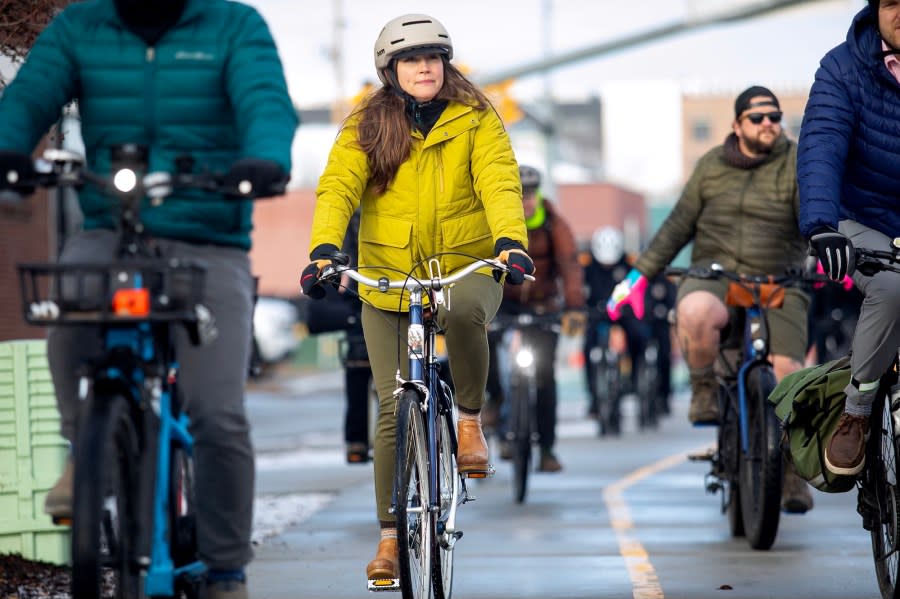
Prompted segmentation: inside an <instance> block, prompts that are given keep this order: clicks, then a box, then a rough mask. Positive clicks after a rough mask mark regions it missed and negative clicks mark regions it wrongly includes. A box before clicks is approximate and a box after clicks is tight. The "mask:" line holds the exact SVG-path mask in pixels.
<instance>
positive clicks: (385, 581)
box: [367, 578, 400, 593]
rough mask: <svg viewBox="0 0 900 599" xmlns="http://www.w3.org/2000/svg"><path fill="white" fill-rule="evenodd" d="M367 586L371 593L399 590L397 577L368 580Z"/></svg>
mask: <svg viewBox="0 0 900 599" xmlns="http://www.w3.org/2000/svg"><path fill="white" fill-rule="evenodd" d="M367 587H368V589H369V591H370V592H372V593H383V592H397V591H399V590H400V579H399V578H376V579H374V580H369V581H368V584H367Z"/></svg>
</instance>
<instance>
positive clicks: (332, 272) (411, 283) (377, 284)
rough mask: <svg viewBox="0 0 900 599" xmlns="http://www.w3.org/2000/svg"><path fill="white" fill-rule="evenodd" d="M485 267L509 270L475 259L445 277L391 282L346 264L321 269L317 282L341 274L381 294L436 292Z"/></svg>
mask: <svg viewBox="0 0 900 599" xmlns="http://www.w3.org/2000/svg"><path fill="white" fill-rule="evenodd" d="M436 262H437V260H436V259H435V258H431V259H430V260H429V261H428V264H429V267H431V266H432V265H433V263H436ZM486 266H490V267H492V268H494V269H496V270H501V271H503V272H507V271H508V270H509V267H508V266H507V265H506V264H505V263H503V262H501V261H500V260H497V259H496V258H475V259H473V261H472V262H471V263H469V264H467V265H466V266H464V267H463V268H461V269H459V270H457V271H456V272H454V273H453V274H451V275H448V276H446V277H445V276H443V275H442V274H441V272H440V269H439V268H438V269H437V271H436V272H435V271H432V274H431V278H430V279H424V280H423V279H417V278H414V277H412V276H409V277H406V278H404V279H395V280H391V279H388V278H387V277H381V278H379V279H372V278H370V277H367V276H365V275H362V274H360V273H359V271H357V270H356V269H354V268H352V267H350V266H348V265H347V264H341V263H332V264H331V265H329V266H326V267H325V268H323V269H322V273H321V274H320V275H319V281H320V282H322V281H327V280H329V279H335V278H338V277H340V275H342V274H346V275H347V276H349V277H350V278H351V279H353V280H354V281H356V282H357V283H360V284H361V285H366V286H368V287H373V288H375V289H378V290H379V291H381V292H387V291H388V290H390V289H405V290H411V289H433V290H435V291H437V290H440V289H441V288H442V287H443V286H445V285H451V284H453V283H456V282H457V281H459V280H461V279H463V278H465V277H466V276H468V275H470V274H472V273H473V272H475V271H476V270H478V269H479V268H484V267H486ZM525 278H526V279H528V280H529V281H533V280H534V277H533V276H531V275H525Z"/></svg>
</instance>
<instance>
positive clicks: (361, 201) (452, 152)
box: [310, 102, 528, 311]
mask: <svg viewBox="0 0 900 599" xmlns="http://www.w3.org/2000/svg"><path fill="white" fill-rule="evenodd" d="M357 118H358V117H357ZM356 123H357V121H356V120H355V118H351V120H350V121H348V122H347V123H346V124H345V126H344V127H343V128H342V130H341V132H340V133H339V134H338V139H337V141H336V142H335V144H334V146H333V148H332V150H331V154H330V155H329V157H328V163H327V165H326V166H325V171H324V172H323V173H322V176H321V177H320V178H319V186H318V188H317V190H316V209H315V214H314V216H313V225H312V236H311V241H310V251H312V250H314V249H315V248H316V247H318V246H319V245H322V244H333V245H335V246H337V247H340V246H341V242H342V240H343V238H344V232H345V231H346V230H347V223H348V221H349V220H350V215H351V214H353V211H354V210H356V208H357V207H359V208H360V231H359V265H360V272H361V273H362V274H364V275H366V276H368V277H371V278H376V279H377V278H379V277H382V276H384V277H388V278H390V279H402V278H403V277H404V274H403V273H407V272H410V271H413V266H414V265H418V267H417V268H416V269H415V270H414V274H415V276H418V277H427V270H426V267H425V265H422V264H421V262H422V261H423V260H426V259H427V258H429V257H430V256H432V255H434V254H437V253H439V252H455V254H452V255H443V256H441V257H440V267H441V271H442V273H443V274H445V275H446V274H447V273H452V272H453V271H454V270H457V269H459V268H460V267H461V266H465V265H466V264H468V263H469V262H470V261H471V259H470V258H468V257H467V256H474V257H478V258H490V257H492V256H493V254H494V244H495V243H496V241H497V240H498V239H500V238H501V237H507V238H509V239H512V240H514V241H518V242H520V243H521V244H522V245H523V246H527V244H528V236H527V232H526V230H525V218H524V214H523V211H522V189H521V184H520V182H519V170H518V164H517V163H516V159H515V156H514V155H513V151H512V147H511V146H510V142H509V136H508V135H507V133H506V130H505V129H504V127H503V123H502V122H501V121H500V118H499V117H498V116H497V114H496V112H495V111H494V110H493V109H492V108H487V109H486V110H476V109H474V108H472V107H470V106H465V105H463V104H458V103H454V102H451V103H450V104H449V105H448V106H447V108H446V109H445V110H444V112H443V114H441V116H440V118H439V119H438V120H437V122H436V123H435V125H434V127H432V129H431V131H430V132H429V133H428V136H427V137H424V138H423V136H422V134H421V133H420V132H419V131H418V130H414V129H413V130H412V131H411V133H410V134H411V135H412V137H413V140H412V148H411V150H410V155H409V158H407V159H406V160H405V161H404V162H403V163H402V164H401V165H400V168H399V170H398V171H397V175H396V177H395V178H394V180H393V181H391V183H390V185H389V186H388V188H387V190H386V191H385V192H384V193H383V194H381V195H375V193H374V192H373V191H372V187H371V185H370V180H369V179H370V170H369V164H368V160H367V157H366V154H365V153H364V152H363V151H362V150H361V149H360V147H359V145H358V143H357V130H356ZM461 254H464V255H461ZM385 266H390V267H392V268H393V269H397V270H392V269H385V268H379V267H385ZM372 267H374V268H372ZM485 272H487V273H489V272H490V271H489V270H486V271H485ZM360 295H361V296H362V297H363V299H364V300H365V301H366V302H368V303H370V304H372V305H374V306H375V307H377V308H380V309H383V310H394V311H396V310H404V309H405V308H406V306H407V301H406V300H407V299H408V294H403V303H402V304H401V303H400V297H399V291H398V292H396V293H395V292H391V293H382V292H379V291H377V290H374V289H371V288H366V287H364V286H361V287H360Z"/></svg>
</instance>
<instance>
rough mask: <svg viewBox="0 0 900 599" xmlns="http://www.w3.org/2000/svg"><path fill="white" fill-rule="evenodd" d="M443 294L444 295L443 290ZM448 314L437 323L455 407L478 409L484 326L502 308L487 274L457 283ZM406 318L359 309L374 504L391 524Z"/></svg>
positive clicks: (442, 312) (484, 368) (484, 367)
mask: <svg viewBox="0 0 900 599" xmlns="http://www.w3.org/2000/svg"><path fill="white" fill-rule="evenodd" d="M445 294H447V292H446V291H445ZM449 297H450V310H446V309H445V308H444V307H439V309H438V312H437V321H438V324H439V325H440V327H441V328H442V329H443V330H444V337H445V339H446V341H447V355H448V358H449V359H450V371H451V373H452V376H453V386H454V387H455V389H456V401H457V404H458V405H459V406H460V407H462V408H465V409H468V410H479V409H481V405H482V404H483V403H484V388H485V386H486V385H487V375H488V342H487V329H486V326H487V323H489V322H490V321H491V319H492V318H493V317H494V315H495V314H496V313H497V308H499V307H500V300H501V298H502V288H501V286H500V284H499V283H497V282H496V281H494V279H493V278H492V277H490V276H484V275H481V274H474V275H471V276H469V277H466V278H464V279H463V280H462V281H459V282H458V283H456V284H455V285H454V286H453V287H452V288H451V289H450V291H449ZM408 324H409V314H407V313H404V312H389V311H385V310H379V309H378V308H373V307H372V306H369V305H368V304H364V305H363V311H362V325H363V332H364V333H365V336H366V347H367V348H368V350H369V363H370V364H371V366H372V379H373V380H374V382H375V389H376V390H377V391H378V403H379V411H378V424H377V426H376V429H375V503H376V507H377V510H378V520H379V521H380V522H381V523H382V524H383V525H387V524H388V523H391V524H392V523H393V522H394V517H393V516H392V515H391V514H390V513H389V512H388V510H389V509H390V506H391V493H392V491H393V481H394V453H395V450H396V440H395V439H396V434H397V420H396V415H395V410H394V405H395V397H394V395H393V393H394V390H395V389H396V388H397V380H396V378H395V377H396V373H397V370H398V369H399V370H400V376H402V377H403V378H404V379H405V378H407V377H408V376H409V357H408V355H407V352H406V329H407V326H408Z"/></svg>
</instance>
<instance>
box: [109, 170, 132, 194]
mask: <svg viewBox="0 0 900 599" xmlns="http://www.w3.org/2000/svg"><path fill="white" fill-rule="evenodd" d="M113 185H115V186H116V189H118V190H119V191H121V192H123V193H128V192H129V191H132V190H133V189H134V187H135V185H137V174H135V172H134V171H133V170H131V169H130V168H123V169H119V170H118V171H116V174H115V175H114V176H113Z"/></svg>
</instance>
